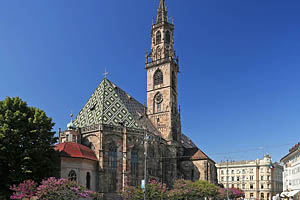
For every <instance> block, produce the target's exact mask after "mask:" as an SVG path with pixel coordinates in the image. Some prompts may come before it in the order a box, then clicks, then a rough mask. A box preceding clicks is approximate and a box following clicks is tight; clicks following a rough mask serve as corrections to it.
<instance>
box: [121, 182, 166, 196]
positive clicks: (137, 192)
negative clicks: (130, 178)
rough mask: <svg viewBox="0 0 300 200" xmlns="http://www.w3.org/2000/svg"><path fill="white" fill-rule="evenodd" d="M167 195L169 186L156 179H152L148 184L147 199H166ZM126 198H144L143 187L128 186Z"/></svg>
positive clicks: (124, 193)
mask: <svg viewBox="0 0 300 200" xmlns="http://www.w3.org/2000/svg"><path fill="white" fill-rule="evenodd" d="M166 197H167V186H166V184H161V183H159V182H157V181H156V180H152V181H150V182H149V184H146V199H164V198H166ZM123 198H124V200H140V199H144V191H143V190H142V189H141V188H137V187H133V186H127V187H126V188H125V192H123Z"/></svg>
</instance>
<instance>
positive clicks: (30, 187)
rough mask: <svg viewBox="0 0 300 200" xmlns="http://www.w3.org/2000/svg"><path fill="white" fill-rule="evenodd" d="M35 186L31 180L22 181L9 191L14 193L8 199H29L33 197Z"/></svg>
mask: <svg viewBox="0 0 300 200" xmlns="http://www.w3.org/2000/svg"><path fill="white" fill-rule="evenodd" d="M36 188H37V184H36V182H34V181H32V180H27V181H24V182H23V183H20V184H19V185H18V186H16V185H13V186H11V187H10V188H9V189H10V190H12V191H13V192H14V193H13V195H11V196H10V199H23V198H31V197H33V196H35V193H36Z"/></svg>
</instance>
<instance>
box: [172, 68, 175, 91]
mask: <svg viewBox="0 0 300 200" xmlns="http://www.w3.org/2000/svg"><path fill="white" fill-rule="evenodd" d="M172 86H173V88H174V89H176V76H175V72H174V71H172Z"/></svg>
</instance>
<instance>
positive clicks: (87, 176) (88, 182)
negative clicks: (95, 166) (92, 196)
mask: <svg viewBox="0 0 300 200" xmlns="http://www.w3.org/2000/svg"><path fill="white" fill-rule="evenodd" d="M86 188H87V189H91V174H90V172H87V173H86Z"/></svg>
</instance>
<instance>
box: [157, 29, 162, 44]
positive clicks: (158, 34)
mask: <svg viewBox="0 0 300 200" xmlns="http://www.w3.org/2000/svg"><path fill="white" fill-rule="evenodd" d="M160 42H161V32H160V31H157V32H156V44H159V43H160Z"/></svg>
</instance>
